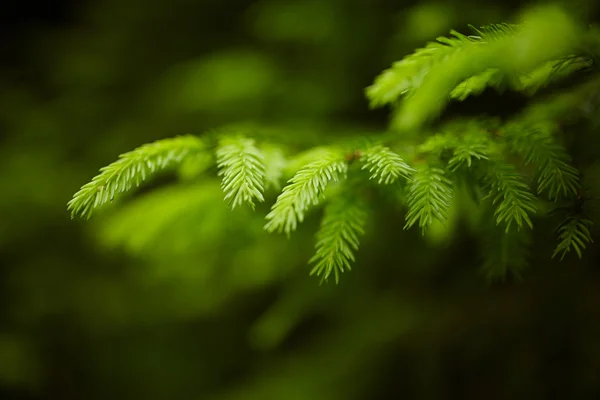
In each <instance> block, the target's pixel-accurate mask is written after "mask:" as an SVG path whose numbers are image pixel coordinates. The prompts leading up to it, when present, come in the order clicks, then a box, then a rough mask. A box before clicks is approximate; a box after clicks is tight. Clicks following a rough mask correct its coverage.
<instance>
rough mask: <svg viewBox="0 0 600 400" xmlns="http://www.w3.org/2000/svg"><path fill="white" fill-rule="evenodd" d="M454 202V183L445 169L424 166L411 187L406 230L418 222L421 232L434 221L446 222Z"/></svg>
mask: <svg viewBox="0 0 600 400" xmlns="http://www.w3.org/2000/svg"><path fill="white" fill-rule="evenodd" d="M451 202H452V181H450V179H448V178H447V177H446V176H445V172H444V170H443V169H440V168H436V167H430V166H423V167H421V168H419V170H418V172H417V174H416V175H415V178H414V180H413V182H412V184H411V186H410V192H409V199H408V213H407V214H406V225H405V226H404V228H405V229H408V228H410V227H412V226H413V225H414V224H416V223H417V222H418V223H419V227H420V228H421V231H422V232H423V233H425V229H426V228H427V227H428V226H429V225H431V223H432V222H433V221H434V219H438V220H440V221H444V220H446V219H447V218H448V210H449V208H450V205H451Z"/></svg>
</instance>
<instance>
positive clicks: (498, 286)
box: [0, 0, 600, 400]
mask: <svg viewBox="0 0 600 400" xmlns="http://www.w3.org/2000/svg"><path fill="white" fill-rule="evenodd" d="M523 5H524V4H523V3H522V2H519V1H510V2H491V1H490V2H479V1H471V0H457V1H450V0H438V1H422V2H416V1H394V0H294V1H292V0H260V1H242V0H222V1H217V0H204V1H202V0H200V1H192V0H171V1H164V0H161V1H159V0H102V1H101V0H85V1H75V0H71V1H65V0H62V1H41V0H40V1H20V2H17V1H10V0H5V1H4V2H2V5H0V18H1V21H0V43H1V47H0V49H1V52H0V62H1V66H0V398H2V399H10V400H13V399H14V400H17V399H32V400H33V399H60V400H71V399H89V400H93V399H107V398H108V399H144V400H154V399H157V400H158V399H261V400H263V399H265V400H266V399H277V400H288V399H289V400H295V399H315V400H317V399H323V400H333V399H344V400H349V399H395V398H415V399H417V398H418V399H421V398H422V399H445V398H452V399H454V398H456V399H482V398H485V399H506V398H527V399H547V398H577V399H594V398H600V339H599V338H600V318H599V314H600V290H599V289H600V273H599V272H600V271H599V270H598V265H600V263H599V262H598V261H599V260H600V258H599V255H600V252H599V251H598V249H597V245H595V246H591V247H590V248H589V249H588V251H586V253H585V255H584V258H583V259H582V260H577V259H576V258H575V257H569V258H567V259H566V260H565V261H564V262H562V263H559V262H558V261H555V260H550V257H549V253H548V248H549V246H550V248H551V245H548V244H547V241H548V236H547V235H544V233H543V232H542V233H540V234H539V235H538V236H537V237H536V242H535V243H534V245H533V254H532V265H531V267H530V269H529V270H528V271H526V273H525V274H524V280H523V281H522V282H513V281H508V282H504V283H491V284H490V283H488V282H487V281H486V280H485V278H484V277H483V276H482V274H480V273H479V266H480V261H481V260H480V255H479V254H478V253H477V251H475V250H474V249H475V247H476V242H477V238H473V237H469V236H468V235H467V234H464V233H462V232H461V231H458V232H452V233H448V232H438V233H434V234H432V235H429V236H427V237H426V238H423V237H421V236H420V234H419V233H418V232H412V231H411V232H403V231H402V229H401V228H402V225H403V215H401V214H399V213H398V212H397V211H394V210H381V212H380V213H379V214H378V216H377V219H376V221H374V222H373V223H372V224H371V225H373V226H374V227H376V228H373V229H371V233H370V234H369V235H367V236H366V237H365V240H364V243H363V245H362V248H361V251H360V253H359V256H358V260H357V264H356V266H355V267H354V268H353V270H352V272H350V273H348V274H344V277H343V278H344V279H343V280H342V282H341V283H340V285H338V286H336V285H331V284H330V285H323V286H319V285H318V280H316V279H314V278H311V277H309V276H308V272H309V269H308V267H307V266H306V260H308V258H310V255H311V252H312V247H313V245H314V243H313V236H312V235H313V233H314V228H315V227H316V224H317V223H318V221H316V220H310V219H309V221H307V224H306V227H304V228H302V229H301V230H300V231H299V232H298V234H297V235H295V236H294V238H293V240H291V241H286V240H285V239H284V238H280V237H273V236H269V235H267V234H266V233H262V232H261V230H260V229H256V230H254V231H250V233H248V231H244V232H242V230H241V228H239V226H237V225H235V223H236V219H235V218H233V219H232V221H231V224H232V225H231V226H228V228H227V231H226V233H224V234H219V235H216V234H215V233H214V232H217V231H218V228H219V226H208V227H202V229H200V230H198V231H196V230H194V229H193V228H194V227H191V228H190V227H185V229H184V228H181V229H178V228H177V227H174V228H173V229H172V230H171V231H169V232H170V234H169V238H170V240H167V236H166V235H165V237H164V241H165V243H171V245H164V246H158V247H156V248H145V247H143V246H138V247H136V246H135V245H133V244H131V240H133V239H135V238H136V237H137V236H135V234H134V233H129V232H130V231H127V229H125V230H124V231H122V232H125V233H123V234H122V236H124V237H126V238H125V239H123V238H121V239H119V238H116V239H115V237H114V236H111V235H110V234H106V228H105V227H104V226H103V225H102V223H101V221H90V222H89V223H85V222H83V221H77V220H71V219H70V217H69V214H68V212H67V210H66V203H67V202H68V201H69V199H70V198H71V196H72V195H73V193H75V192H76V191H77V190H78V188H79V187H80V186H81V185H83V184H84V183H85V182H87V181H89V180H90V179H91V177H93V176H94V174H95V173H96V172H97V170H98V168H99V167H101V166H104V165H106V164H108V163H110V162H112V161H113V160H115V159H116V157H117V156H118V154H120V153H123V152H126V151H128V150H131V149H133V148H134V147H137V146H138V145H140V144H142V143H146V142H150V141H153V140H156V139H160V138H165V137H171V136H174V135H177V134H182V133H193V134H201V133H202V132H204V131H206V130H207V129H210V128H214V127H218V126H222V125H225V124H229V123H236V122H239V121H252V122H255V123H257V124H261V125H268V126H274V127H277V129H278V131H280V132H281V135H283V136H285V135H296V139H295V140H297V141H300V142H302V141H306V143H309V142H311V143H317V142H318V141H319V135H318V133H319V132H328V133H329V134H333V133H335V132H348V131H352V130H360V131H382V130H384V129H385V127H386V124H387V121H388V119H387V118H388V116H387V112H386V111H385V110H377V111H370V110H369V108H368V104H367V101H366V100H365V97H364V88H365V87H366V86H368V85H369V84H370V83H371V82H372V80H373V78H374V77H375V76H376V75H377V74H378V73H379V72H381V71H382V70H383V69H385V68H387V67H388V66H389V65H390V64H391V62H393V61H394V60H398V59H400V58H401V57H402V56H403V55H405V54H408V53H410V52H411V51H413V50H414V49H415V48H417V47H421V46H423V45H424V44H425V42H426V41H429V40H433V39H435V37H437V36H440V35H445V34H447V33H448V32H449V30H450V29H452V28H454V29H457V30H459V31H461V32H467V24H473V25H476V26H480V25H483V24H487V23H496V22H503V21H510V20H511V18H512V17H513V15H514V13H515V12H516V11H518V10H519V9H520V8H521V7H522V6H523ZM567 6H568V7H569V8H570V9H571V10H572V11H573V12H575V13H576V14H578V15H579V16H580V17H581V18H582V19H583V20H584V21H585V22H587V23H592V22H595V21H597V19H598V18H596V17H595V16H596V15H597V13H598V9H599V7H597V5H596V4H595V2H593V1H583V0H581V1H577V2H567ZM525 102H526V99H525V98H521V97H519V96H517V95H513V94H510V93H509V94H506V95H505V96H499V95H497V94H496V93H494V92H491V91H490V92H485V93H484V94H483V95H482V96H479V97H476V98H473V99H470V100H469V101H466V102H465V103H461V104H456V105H453V106H452V107H451V108H450V109H449V110H448V114H447V115H450V116H453V115H475V114H478V113H480V112H487V113H489V114H494V115H507V114H511V113H514V112H515V111H517V110H519V109H520V108H521V107H522V106H523V105H524V104H525ZM306 132H311V134H308V133H306ZM589 145H590V146H592V145H593V146H597V145H599V144H598V143H590V144H589ZM165 184H168V182H157V183H155V184H154V186H152V187H153V188H158V189H160V187H161V185H165ZM223 207H225V206H223ZM224 209H225V208H224ZM210 211H211V213H214V214H215V215H221V214H222V213H221V214H219V213H220V212H221V211H222V210H221V209H220V208H218V209H215V210H212V209H211V210H210ZM263 211H264V210H263ZM223 215H225V214H223ZM263 215H264V214H263ZM260 217H261V216H260V215H258V216H257V218H258V219H257V220H256V224H257V226H260ZM99 219H101V218H100V217H99ZM207 219H209V217H207ZM211 221H212V222H210V223H211V224H217V225H218V224H219V222H218V221H219V220H211ZM214 221H217V222H214ZM252 226H254V225H252ZM109 230H110V228H109ZM219 232H220V231H219ZM117 236H118V235H117ZM190 238H191V239H190ZM129 239H131V240H130V241H129V242H128V240H129ZM140 240H142V239H140ZM115 241H116V242H119V241H120V242H119V243H121V242H123V243H125V242H126V243H129V245H119V243H117V245H114V242H115ZM183 242H185V243H186V246H187V247H185V251H183V250H182V251H175V250H177V249H178V247H177V246H178V244H181V243H183ZM169 246H171V247H169ZM174 249H175V250H174Z"/></svg>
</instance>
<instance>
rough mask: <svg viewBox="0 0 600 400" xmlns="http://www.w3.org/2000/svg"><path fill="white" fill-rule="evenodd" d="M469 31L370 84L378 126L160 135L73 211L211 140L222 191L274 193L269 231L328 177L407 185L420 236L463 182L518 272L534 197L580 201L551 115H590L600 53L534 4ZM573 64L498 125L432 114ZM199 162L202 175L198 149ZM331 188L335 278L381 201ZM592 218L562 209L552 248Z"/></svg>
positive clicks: (495, 254) (574, 239) (238, 195)
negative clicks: (349, 134) (313, 140)
mask: <svg viewBox="0 0 600 400" xmlns="http://www.w3.org/2000/svg"><path fill="white" fill-rule="evenodd" d="M471 30H472V32H473V34H472V35H464V34H461V33H459V32H457V31H451V37H449V38H444V37H442V38H438V39H437V41H436V42H432V43H429V44H427V46H426V47H424V48H422V49H418V50H416V51H415V52H414V53H413V54H411V55H408V56H406V57H404V58H403V59H402V60H400V61H398V62H395V63H394V64H393V65H392V66H391V68H389V69H387V70H385V71H384V72H383V73H382V74H381V75H379V76H378V77H377V78H376V79H375V81H374V83H373V84H372V85H371V86H369V87H368V88H367V89H366V95H367V97H368V99H369V101H370V104H371V106H372V107H380V106H383V105H389V106H390V107H391V108H392V114H393V119H392V121H391V125H390V131H389V132H386V133H385V134H383V135H380V136H367V137H361V138H358V139H356V138H354V139H355V140H354V141H348V140H346V141H344V140H342V141H341V142H343V143H342V144H341V145H340V143H336V144H335V146H334V145H331V146H323V147H314V148H311V149H305V150H306V151H304V152H301V153H299V154H296V155H293V154H292V156H290V157H289V158H288V156H287V155H288V151H287V149H288V148H287V147H286V150H285V151H284V147H283V146H284V145H287V143H286V144H284V145H278V144H274V143H269V144H264V143H262V144H261V143H257V140H258V139H257V138H249V137H247V136H240V135H237V134H231V135H229V134H228V133H227V130H225V133H224V134H223V135H222V136H221V137H220V139H219V141H218V144H217V145H216V148H215V149H210V151H209V149H208V147H207V146H206V145H205V142H204V140H203V139H200V138H195V137H193V136H185V137H180V138H175V139H165V140H162V141H158V142H155V143H152V144H149V145H145V146H142V147H140V148H139V149H136V150H134V151H132V152H130V153H126V154H124V155H122V156H121V158H120V159H119V161H117V162H115V163H113V164H111V165H109V166H108V167H105V168H103V169H102V170H101V173H100V175H98V176H97V177H95V178H94V179H93V180H92V182H90V183H88V184H87V185H85V186H83V187H82V189H81V190H80V191H79V192H78V193H77V194H75V197H74V198H73V200H71V202H70V203H69V209H70V210H71V211H72V213H73V215H81V216H83V217H85V218H89V216H90V215H91V214H92V211H93V210H94V209H95V208H97V207H99V206H101V205H102V204H104V203H106V202H108V201H109V200H112V198H113V197H114V196H115V195H116V194H119V193H123V192H126V191H128V190H129V189H131V188H133V187H134V186H139V185H140V184H141V183H142V182H143V181H145V180H146V179H147V178H148V177H149V176H150V175H152V174H154V173H156V172H158V171H161V170H164V169H167V168H171V167H174V166H178V165H180V164H182V162H183V161H184V160H186V159H188V160H190V158H189V156H190V155H191V154H204V155H205V156H206V155H207V154H212V153H211V151H213V150H214V154H215V157H216V166H217V167H218V169H219V172H218V175H219V176H221V177H222V184H221V187H222V190H223V192H224V198H225V200H226V201H228V202H229V203H230V204H231V207H232V208H236V207H238V206H241V205H242V204H244V203H247V204H249V205H250V206H251V207H252V208H254V207H255V203H256V202H264V201H265V198H266V197H265V194H264V193H265V190H267V189H272V190H276V191H281V192H280V194H279V196H278V197H277V198H276V200H275V203H274V204H273V205H272V207H271V209H270V211H269V212H268V213H267V215H266V224H265V225H264V229H265V230H266V231H268V232H278V233H285V234H286V235H287V236H289V235H290V234H291V232H293V231H295V230H296V229H297V227H298V225H299V224H300V223H302V222H303V221H304V219H305V216H306V214H307V212H308V211H309V210H310V208H312V207H316V206H318V205H320V204H322V203H323V201H324V200H325V197H326V195H325V192H326V189H327V188H328V186H329V185H330V183H340V184H341V186H342V188H343V187H345V184H346V183H347V182H348V180H347V179H346V178H347V177H350V175H351V176H352V178H353V179H357V180H358V181H359V182H360V181H361V179H364V180H365V181H372V182H375V184H376V185H381V186H386V187H392V188H394V190H397V189H398V188H403V189H402V190H401V191H402V192H403V194H402V196H400V197H401V198H404V199H405V204H404V205H406V206H407V208H408V210H407V213H406V223H405V226H404V228H405V229H408V228H411V227H412V226H414V225H418V226H419V228H420V229H421V232H422V233H423V234H425V232H426V230H427V228H428V227H429V226H431V225H432V224H433V223H434V222H435V221H438V222H440V223H442V224H448V223H449V221H448V219H449V212H450V209H451V207H452V206H453V204H454V203H455V202H460V201H461V200H460V199H459V197H457V196H455V189H456V185H457V184H458V183H460V182H462V183H465V182H466V184H467V185H468V186H469V187H468V191H469V193H470V194H471V197H472V200H474V203H473V204H475V207H476V208H477V210H468V211H463V212H469V213H475V212H479V210H480V209H485V210H487V209H489V211H490V212H488V213H487V214H486V213H483V214H482V215H488V217H487V219H486V218H483V219H482V220H481V221H480V222H479V225H478V230H479V231H478V233H479V234H482V235H485V236H486V239H487V240H484V241H483V242H484V243H482V248H485V249H486V251H485V254H486V256H485V258H486V260H485V261H484V263H483V266H482V268H483V271H484V272H485V274H486V276H488V277H489V278H490V279H496V278H502V279H503V278H505V277H506V276H507V274H508V273H509V272H512V273H514V274H515V275H519V274H520V271H521V270H522V269H523V268H524V267H525V266H526V265H527V253H528V251H527V246H528V244H529V243H530V235H531V229H534V225H535V218H537V217H538V216H539V217H540V218H541V217H542V216H540V215H538V214H540V213H539V212H538V210H540V204H541V202H542V201H543V200H546V199H544V198H542V195H544V196H545V197H546V198H547V200H550V201H551V202H558V201H560V200H565V199H572V198H575V197H577V196H578V193H579V190H580V183H579V175H580V174H579V172H578V169H577V168H576V167H575V166H574V165H573V164H572V159H571V156H570V155H569V151H568V149H567V147H565V146H563V145H562V139H561V138H560V134H561V132H560V129H558V122H559V120H560V119H562V118H563V117H564V115H565V114H567V115H570V116H571V117H572V118H575V117H576V118H579V119H585V115H586V114H585V112H583V111H581V110H582V109H583V108H584V107H586V106H589V103H590V102H591V101H596V100H593V99H594V97H593V96H592V95H593V90H594V88H597V87H598V79H597V78H595V79H594V77H592V78H591V79H590V78H588V76H589V75H590V73H591V72H594V68H593V67H594V62H593V60H594V56H593V55H594V54H596V52H597V51H598V49H595V48H593V47H590V45H589V44H590V43H595V42H594V41H593V40H590V35H594V33H593V32H595V31H593V30H585V29H584V28H582V27H580V26H579V25H578V24H577V23H575V22H574V20H573V19H571V18H570V17H569V16H568V15H567V14H565V13H564V12H563V11H561V10H560V9H559V8H556V7H554V6H547V7H541V8H535V9H532V10H529V11H528V12H526V13H524V14H523V15H522V18H521V21H520V22H519V23H518V24H499V25H490V26H486V27H482V28H474V27H471ZM596 42H598V41H596ZM584 70H585V74H584V73H583V72H582V71H584ZM590 71H591V72H590ZM579 73H581V76H582V77H583V79H587V82H585V83H584V84H582V85H580V86H575V87H574V89H572V90H566V91H564V92H559V93H557V94H551V95H550V96H548V97H546V98H542V99H541V100H540V99H538V98H535V97H534V98H533V100H532V103H531V105H529V106H528V107H527V108H526V109H525V110H524V111H523V112H521V113H520V114H518V115H517V116H515V117H514V118H510V119H508V120H507V121H500V120H498V119H495V118H493V117H477V118H470V119H467V120H457V121H450V122H447V123H443V124H438V125H432V124H427V122H431V121H432V119H433V117H435V116H436V115H438V114H439V113H440V112H441V111H442V109H443V108H444V107H445V105H446V103H447V102H448V101H451V100H459V101H462V100H464V99H466V98H467V97H469V96H476V95H478V94H480V93H482V92H483V91H484V90H485V89H486V88H488V87H493V88H495V89H496V90H498V91H499V92H502V91H505V90H513V91H520V92H523V93H525V94H527V95H530V96H533V95H534V94H535V93H536V92H538V91H539V90H541V89H542V88H544V87H546V86H549V85H551V84H554V83H556V82H560V81H562V80H564V78H566V77H569V76H572V75H575V74H579ZM586 74H587V75H586ZM590 99H592V100H590ZM408 133H411V134H408ZM412 133H422V134H428V137H426V138H424V139H423V140H422V141H421V142H419V140H420V139H421V138H422V136H420V135H414V134H412ZM244 134H246V135H248V133H247V132H245V133H244ZM350 142H352V143H350ZM357 143H359V144H358V145H357ZM365 143H369V144H368V145H365ZM203 160H204V162H203V163H200V164H201V165H202V168H200V170H202V171H204V170H205V169H206V165H207V162H206V160H207V158H206V157H205V158H203ZM185 165H186V164H184V165H183V166H182V168H183V167H185ZM355 166H356V168H354V167H355ZM361 171H365V172H368V174H366V175H364V176H363V175H361ZM290 177H291V178H290ZM286 178H287V179H289V180H288V181H287V184H285V185H284V186H283V189H281V182H282V181H283V180H284V179H286ZM197 179H200V176H199V175H198V178H197ZM403 185H406V188H404V186H403ZM358 187H361V186H360V185H359V186H358ZM364 187H366V186H364ZM532 187H533V188H534V189H535V190H533V189H532ZM361 190H362V189H361ZM327 197H328V199H327V202H326V204H325V212H324V216H323V219H322V221H321V226H320V229H319V231H318V232H317V234H316V238H317V245H316V254H315V255H314V256H313V257H312V259H311V260H310V262H311V263H313V264H314V266H313V268H312V271H311V274H316V275H319V276H320V277H321V279H323V280H327V279H328V277H330V276H331V275H332V274H333V275H334V276H335V280H336V282H337V281H338V280H339V276H340V274H341V273H342V272H344V271H345V270H347V269H350V268H351V264H352V263H353V262H354V259H355V254H354V253H355V252H356V251H357V250H358V247H359V239H358V238H359V236H360V235H361V234H362V233H363V229H364V226H365V224H366V223H367V221H368V216H369V215H370V211H371V210H373V209H375V208H376V207H377V205H376V204H374V202H373V201H372V200H371V199H370V198H365V199H363V198H359V197H357V195H356V192H355V191H349V190H342V191H340V192H335V193H334V194H333V196H332V197H331V198H330V194H329V192H328V193H327ZM486 199H489V200H491V201H486ZM398 201H399V200H398ZM591 226H592V222H591V220H589V219H584V218H573V217H572V216H569V217H568V218H567V219H566V220H565V221H564V223H563V224H562V226H561V228H560V230H559V232H558V241H559V243H558V245H557V247H556V250H555V251H554V254H553V255H552V257H555V256H557V255H559V254H560V255H561V259H562V258H563V257H565V255H566V254H567V253H568V252H569V251H570V250H571V249H574V250H575V252H576V253H577V254H578V256H580V257H581V254H582V250H583V249H584V248H585V246H586V244H589V243H592V230H591V229H590V227H591Z"/></svg>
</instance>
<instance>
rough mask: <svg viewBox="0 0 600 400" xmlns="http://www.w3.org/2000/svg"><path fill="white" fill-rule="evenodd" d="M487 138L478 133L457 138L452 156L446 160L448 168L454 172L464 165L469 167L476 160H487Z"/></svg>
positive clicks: (488, 144) (488, 145)
mask: <svg viewBox="0 0 600 400" xmlns="http://www.w3.org/2000/svg"><path fill="white" fill-rule="evenodd" d="M489 147H490V143H489V140H488V139H487V138H486V137H484V136H483V135H480V134H477V135H476V134H468V135H466V136H464V137H463V138H461V140H457V143H456V146H455V147H454V151H453V155H452V158H450V161H448V168H449V169H450V170H451V171H453V172H456V171H457V170H458V169H459V168H461V167H463V166H464V165H466V166H467V167H469V168H470V167H471V166H472V165H473V163H474V162H475V161H477V160H489V156H488V152H489Z"/></svg>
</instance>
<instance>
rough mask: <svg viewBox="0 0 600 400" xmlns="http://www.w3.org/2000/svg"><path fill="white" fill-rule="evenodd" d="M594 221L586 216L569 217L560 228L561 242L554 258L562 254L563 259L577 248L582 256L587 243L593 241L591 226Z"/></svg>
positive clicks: (578, 253) (559, 237) (559, 238)
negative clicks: (585, 217)
mask: <svg viewBox="0 0 600 400" xmlns="http://www.w3.org/2000/svg"><path fill="white" fill-rule="evenodd" d="M592 224H593V222H592V221H590V220H588V219H584V218H569V219H567V221H566V223H564V224H563V225H562V226H561V227H560V228H559V229H558V232H559V236H558V240H559V244H558V246H556V249H555V250H554V253H553V254H552V258H554V257H556V256H557V255H559V254H560V255H561V257H560V259H561V260H562V259H563V258H564V257H565V255H566V254H567V253H568V252H570V251H571V250H575V252H576V253H577V256H578V257H579V258H581V255H582V253H581V252H582V250H583V249H585V246H586V243H587V244H589V243H592V242H593V240H592V234H591V232H590V227H591V226H592Z"/></svg>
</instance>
